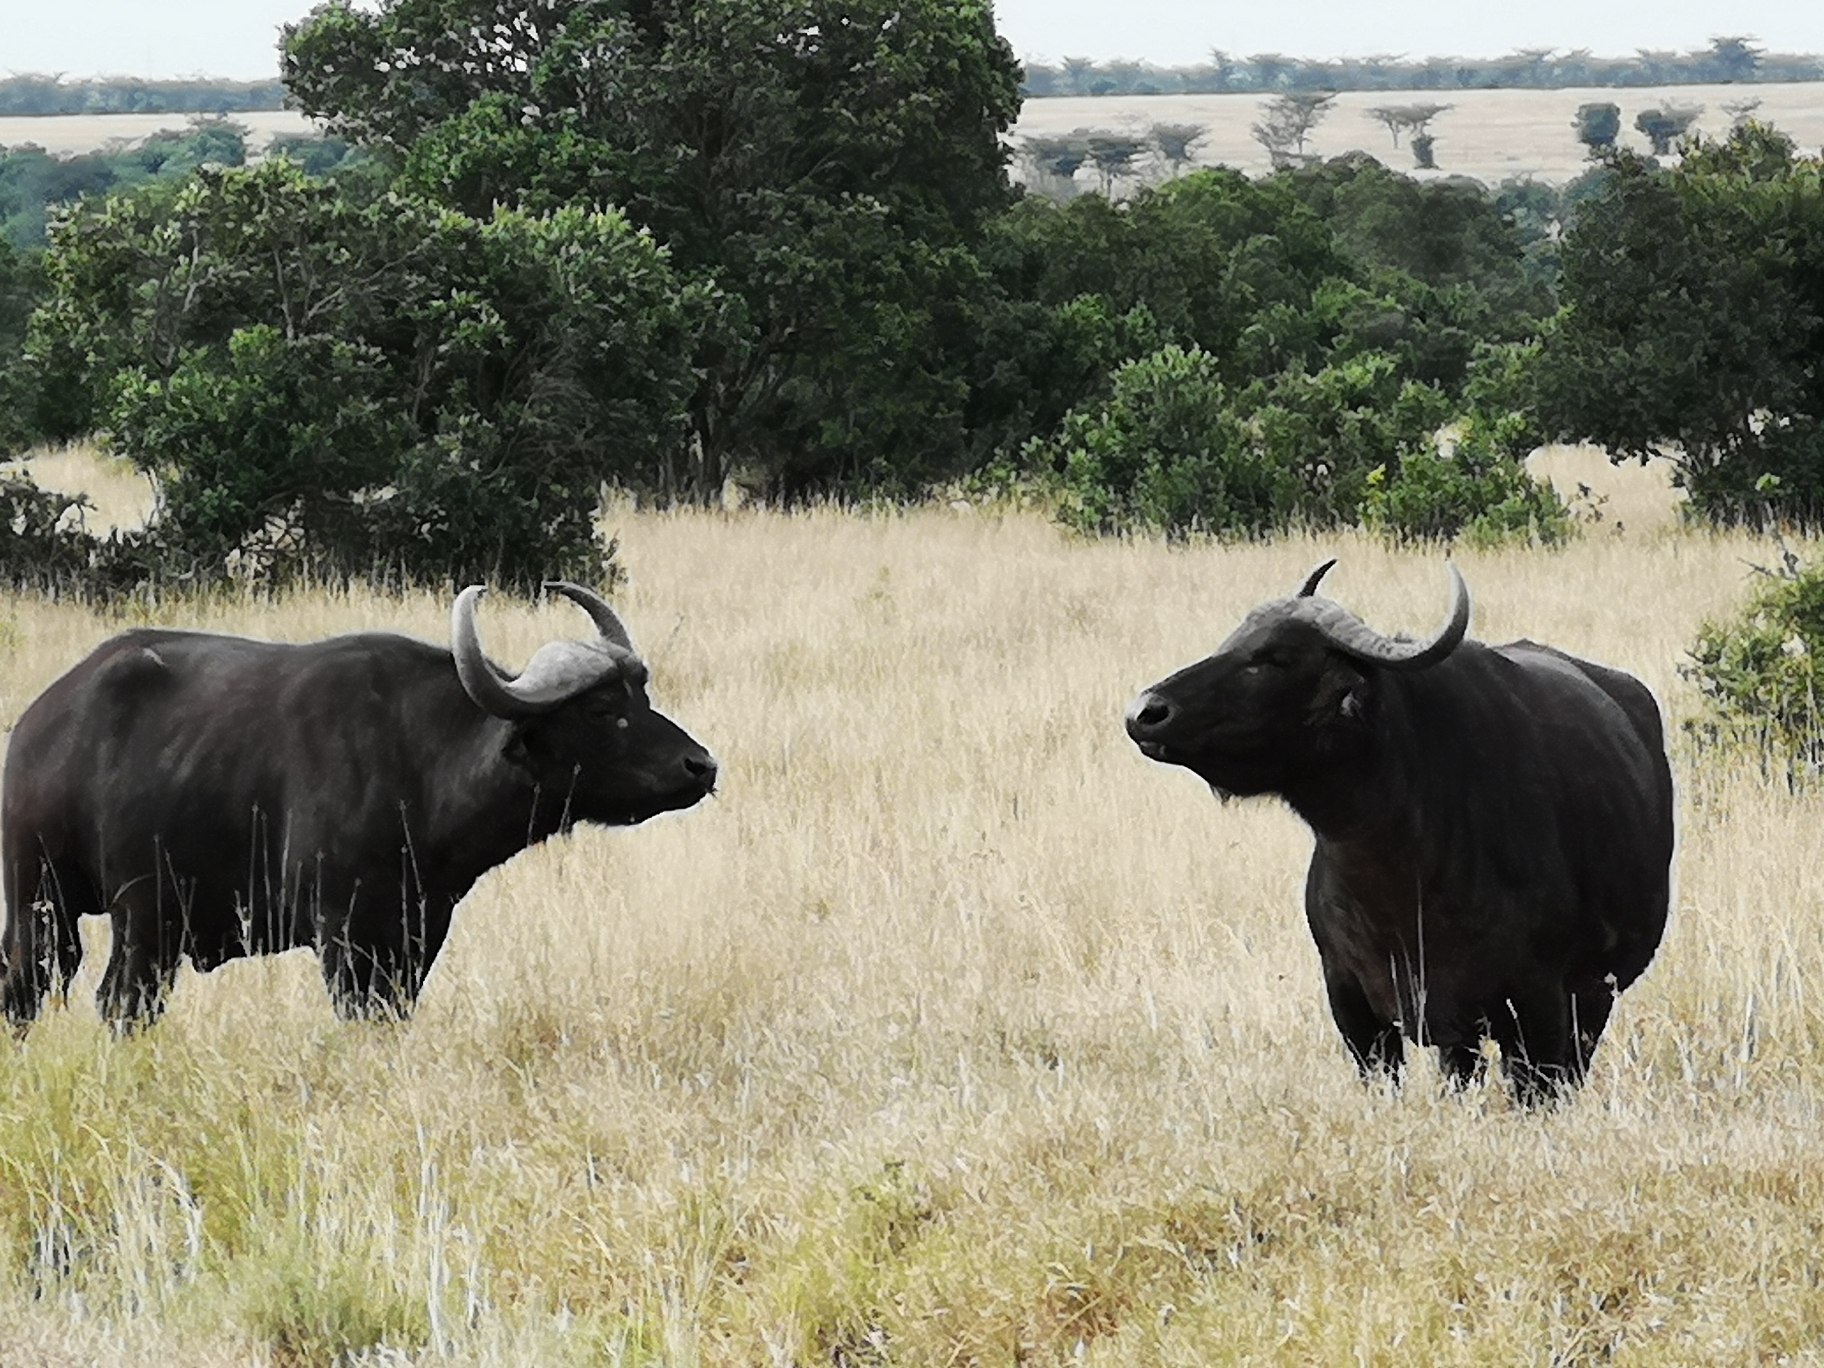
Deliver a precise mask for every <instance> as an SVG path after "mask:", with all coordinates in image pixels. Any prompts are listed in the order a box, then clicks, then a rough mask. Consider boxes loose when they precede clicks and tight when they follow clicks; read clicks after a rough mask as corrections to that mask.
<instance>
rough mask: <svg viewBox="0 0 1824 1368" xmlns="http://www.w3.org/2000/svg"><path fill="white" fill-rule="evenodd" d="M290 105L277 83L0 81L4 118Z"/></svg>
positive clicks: (47, 77)
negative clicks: (20, 115) (10, 116)
mask: <svg viewBox="0 0 1824 1368" xmlns="http://www.w3.org/2000/svg"><path fill="white" fill-rule="evenodd" d="M284 107H285V87H284V86H282V85H280V84H279V83H278V82H277V81H272V80H267V81H224V80H220V79H216V78H212V77H190V78H174V79H167V80H144V79H139V78H135V77H127V76H102V77H92V78H89V79H87V80H82V79H78V80H74V81H72V80H67V79H65V78H64V77H63V76H62V75H53V74H51V73H48V72H42V71H27V72H19V73H16V74H14V75H9V76H7V77H5V78H3V79H0V115H15V114H225V113H229V112H231V111H240V110H253V109H283V108H284Z"/></svg>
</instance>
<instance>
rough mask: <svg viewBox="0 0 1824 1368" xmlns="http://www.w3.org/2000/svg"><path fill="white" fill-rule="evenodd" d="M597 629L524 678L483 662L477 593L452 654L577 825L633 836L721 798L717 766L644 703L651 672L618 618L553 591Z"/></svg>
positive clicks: (523, 765) (564, 587) (461, 600)
mask: <svg viewBox="0 0 1824 1368" xmlns="http://www.w3.org/2000/svg"><path fill="white" fill-rule="evenodd" d="M546 588H549V589H555V590H556V591H557V592H558V593H560V594H562V595H564V596H565V597H566V598H568V599H570V600H571V601H572V602H573V603H575V604H576V605H577V606H578V607H580V608H581V609H582V610H583V611H584V612H586V613H588V614H589V616H590V618H592V619H593V620H594V622H595V627H596V636H595V639H594V640H593V641H552V642H547V643H546V644H545V645H543V646H541V647H540V648H539V649H538V651H537V652H536V653H535V654H534V655H533V657H532V659H531V660H530V661H528V662H527V664H526V668H525V669H524V670H523V671H521V672H520V673H519V674H517V675H510V674H508V673H506V672H505V671H503V670H502V669H501V668H500V667H499V666H498V665H496V664H495V663H494V662H493V661H491V660H489V659H488V658H487V656H486V655H484V654H483V653H482V649H481V638H480V635H479V633H478V632H477V631H476V627H475V602H476V600H477V599H479V598H480V597H481V595H482V593H483V590H482V588H481V586H479V585H474V586H471V587H470V588H467V589H465V590H463V591H462V593H461V594H460V595H459V596H458V597H457V599H456V604H455V607H454V608H453V609H452V610H451V614H450V637H451V653H452V654H453V655H454V656H455V658H456V673H457V674H458V676H459V677H460V678H461V680H462V687H463V690H464V692H466V693H467V694H468V696H469V698H470V699H471V700H472V701H473V702H474V703H475V704H476V706H478V707H480V708H481V709H482V710H483V711H485V712H488V713H491V714H492V715H493V716H495V717H497V718H501V719H504V720H505V721H507V722H509V723H511V724H512V730H511V734H510V736H509V738H508V740H507V742H506V756H507V759H508V761H509V762H510V763H512V764H513V765H515V766H517V767H518V768H520V769H521V770H523V771H524V772H525V773H526V774H527V776H528V777H529V778H530V779H531V780H532V781H533V782H534V783H535V784H536V785H538V786H539V787H540V788H541V789H542V790H543V791H545V792H546V793H552V794H562V795H565V798H566V802H567V817H568V819H569V820H570V821H588V822H601V823H604V824H608V825H615V826H630V825H632V824H633V823H636V822H643V821H645V820H646V819H647V818H648V817H652V816H655V815H657V814H658V813H661V812H668V811H671V810H672V809H675V808H687V807H690V806H691V805H692V804H693V803H696V802H698V801H699V800H700V799H702V798H704V797H706V796H708V795H709V794H710V793H713V792H714V791H715V787H716V761H715V758H714V757H713V756H711V755H710V753H709V752H708V751H707V750H705V749H704V748H703V747H702V746H701V745H699V744H698V743H697V741H696V740H695V739H694V738H693V737H691V735H690V734H689V733H688V732H686V731H685V730H684V729H683V728H682V727H680V726H678V724H677V723H675V722H673V721H672V720H671V719H670V718H669V717H666V716H665V715H664V714H663V713H661V712H659V711H657V710H656V709H655V708H654V707H653V706H652V703H651V701H650V700H649V699H648V698H647V696H646V681H647V678H648V672H647V669H646V663H645V662H644V661H643V660H641V659H640V657H639V655H638V654H637V653H636V652H635V651H634V649H633V640H632V638H631V637H629V636H628V634H627V629H626V627H625V626H623V625H622V623H621V620H620V618H619V617H618V616H617V615H616V613H615V611H614V609H612V608H610V607H609V606H608V605H607V604H606V603H605V602H603V601H602V599H601V598H599V597H598V596H597V595H595V594H592V593H591V592H590V591H589V590H587V589H584V588H583V587H581V586H580V585H576V584H568V583H562V582H556V583H551V584H548V585H546Z"/></svg>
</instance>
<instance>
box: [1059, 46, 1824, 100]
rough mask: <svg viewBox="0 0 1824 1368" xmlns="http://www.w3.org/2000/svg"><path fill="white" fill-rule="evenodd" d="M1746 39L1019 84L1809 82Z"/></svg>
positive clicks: (1276, 61)
mask: <svg viewBox="0 0 1824 1368" xmlns="http://www.w3.org/2000/svg"><path fill="white" fill-rule="evenodd" d="M1752 42H1753V40H1752V39H1744V38H1739V37H1735V38H1730V37H1719V38H1712V39H1711V40H1710V46H1709V47H1708V48H1696V49H1693V50H1691V51H1688V52H1647V51H1644V50H1643V51H1641V52H1639V53H1637V54H1635V55H1633V56H1627V57H1621V56H1617V57H1597V56H1593V55H1592V54H1591V53H1590V50H1589V49H1588V48H1577V49H1574V50H1571V51H1566V52H1558V51H1554V50H1552V49H1550V48H1523V49H1520V50H1518V51H1515V52H1510V53H1507V54H1505V55H1503V56H1499V57H1482V58H1471V57H1463V56H1437V57H1411V58H1402V57H1389V56H1386V55H1371V56H1361V57H1342V58H1332V59H1329V60H1322V59H1307V58H1299V57H1287V56H1282V55H1280V54H1278V53H1265V52H1262V53H1255V54H1254V55H1252V56H1249V57H1238V56H1232V55H1231V54H1229V53H1226V52H1223V51H1221V50H1220V49H1219V50H1216V51H1213V52H1212V53H1211V54H1210V58H1211V60H1209V61H1208V62H1202V63H1198V64H1195V65H1192V66H1179V67H1160V66H1153V65H1151V64H1148V63H1141V62H1130V61H1122V60H1117V61H1112V62H1104V63H1097V62H1093V61H1090V60H1089V59H1088V58H1084V57H1066V58H1064V59H1063V61H1062V62H1061V63H1058V64H1055V65H1054V64H1052V63H1047V62H1039V61H1035V62H1029V63H1028V64H1027V66H1026V93H1027V94H1028V95H1030V96H1046V95H1115V94H1122V95H1126V94H1135V95H1142V94H1144V95H1155V94H1179V93H1184V94H1203V93H1210V92H1217V91H1261V92H1265V93H1268V94H1273V93H1277V92H1280V91H1285V90H1303V91H1336V90H1387V91H1410V90H1511V89H1524V90H1566V89H1578V88H1581V87H1584V86H1624V87H1625V86H1664V85H1703V84H1708V83H1711V82H1720V81H1816V80H1818V79H1820V78H1824V59H1820V58H1819V57H1818V56H1816V55H1813V54H1806V53H1772V52H1766V51H1764V50H1762V49H1760V48H1758V47H1754V46H1752Z"/></svg>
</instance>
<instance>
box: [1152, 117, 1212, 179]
mask: <svg viewBox="0 0 1824 1368" xmlns="http://www.w3.org/2000/svg"><path fill="white" fill-rule="evenodd" d="M1152 136H1153V146H1154V147H1156V148H1158V149H1159V155H1160V156H1161V157H1163V158H1164V159H1165V164H1166V165H1167V166H1169V167H1171V168H1172V179H1173V180H1176V179H1177V178H1178V176H1179V175H1180V174H1181V173H1182V172H1183V170H1184V168H1185V167H1187V166H1189V165H1190V164H1191V162H1192V161H1193V160H1194V159H1195V158H1196V155H1197V144H1198V143H1200V142H1202V141H1204V139H1206V138H1208V137H1209V136H1210V130H1209V129H1208V128H1206V127H1204V126H1203V125H1202V124H1176V123H1156V124H1154V125H1153V131H1152Z"/></svg>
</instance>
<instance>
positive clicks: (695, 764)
mask: <svg viewBox="0 0 1824 1368" xmlns="http://www.w3.org/2000/svg"><path fill="white" fill-rule="evenodd" d="M684 771H685V773H687V774H689V775H690V777H691V778H692V779H695V780H696V781H697V782H698V783H700V784H702V785H703V786H704V787H705V788H714V787H715V786H716V760H715V757H714V756H712V755H687V756H685V757H684Z"/></svg>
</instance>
